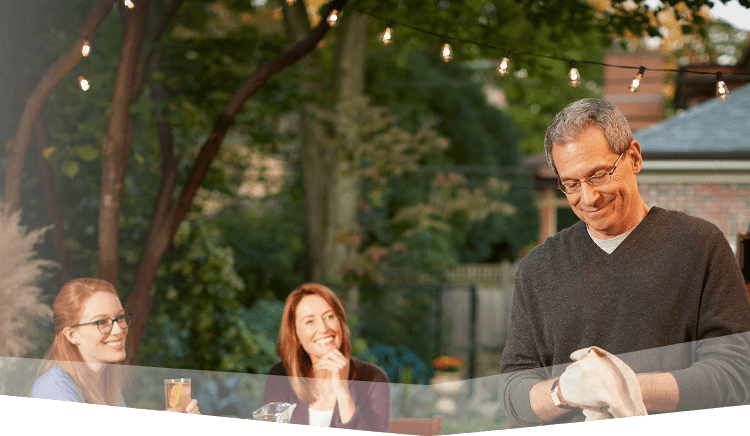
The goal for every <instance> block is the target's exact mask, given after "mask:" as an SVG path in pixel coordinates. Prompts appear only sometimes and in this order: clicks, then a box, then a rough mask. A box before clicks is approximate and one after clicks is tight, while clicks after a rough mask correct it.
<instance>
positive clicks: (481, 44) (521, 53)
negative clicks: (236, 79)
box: [345, 6, 750, 94]
mask: <svg viewBox="0 0 750 436" xmlns="http://www.w3.org/2000/svg"><path fill="white" fill-rule="evenodd" d="M345 8H346V9H351V10H353V11H356V12H359V13H361V14H365V15H369V16H371V17H373V18H376V19H379V20H383V21H385V22H387V23H389V24H390V25H398V26H401V27H406V28H408V29H412V30H414V31H416V32H420V33H424V34H427V35H434V36H438V37H440V38H442V39H444V40H445V39H450V40H452V41H455V42H460V43H465V44H474V45H476V46H478V47H484V48H489V49H494V50H497V51H502V52H503V53H504V52H505V50H507V49H504V48H501V47H498V46H496V45H493V44H487V43H484V42H479V41H474V40H470V39H464V38H457V37H454V36H450V35H445V34H442V33H438V32H433V31H431V30H427V29H422V28H419V27H416V26H413V25H411V24H409V23H405V22H401V21H396V20H393V19H390V18H385V17H381V16H379V15H377V14H373V13H371V12H368V11H365V10H362V9H359V8H356V7H353V6H345ZM510 52H512V53H513V54H514V56H533V57H539V58H545V59H553V60H558V61H563V62H566V63H569V62H570V59H566V58H561V57H558V56H551V55H546V54H541V53H533V52H527V51H520V50H510ZM451 54H452V53H451ZM575 63H576V64H578V65H581V64H587V65H601V66H603V67H612V68H626V69H631V70H638V71H639V72H641V70H642V71H643V73H645V71H646V70H650V71H661V72H666V73H680V74H699V75H715V74H716V72H713V71H696V70H688V69H673V68H646V67H644V66H637V67H636V66H633V65H616V64H608V63H606V62H598V61H587V60H576V61H575ZM641 74H642V73H641ZM740 76H743V77H750V73H732V74H727V75H726V77H740ZM721 82H723V80H721ZM724 89H726V84H725V85H724ZM718 92H719V91H718V81H717V94H718Z"/></svg>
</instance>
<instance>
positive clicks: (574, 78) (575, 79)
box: [568, 60, 581, 86]
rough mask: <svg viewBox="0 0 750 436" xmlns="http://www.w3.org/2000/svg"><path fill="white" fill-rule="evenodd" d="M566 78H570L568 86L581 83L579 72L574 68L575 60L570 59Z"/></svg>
mask: <svg viewBox="0 0 750 436" xmlns="http://www.w3.org/2000/svg"><path fill="white" fill-rule="evenodd" d="M568 78H569V79H570V86H578V85H580V84H581V73H579V72H578V68H576V61H573V60H571V61H570V71H568Z"/></svg>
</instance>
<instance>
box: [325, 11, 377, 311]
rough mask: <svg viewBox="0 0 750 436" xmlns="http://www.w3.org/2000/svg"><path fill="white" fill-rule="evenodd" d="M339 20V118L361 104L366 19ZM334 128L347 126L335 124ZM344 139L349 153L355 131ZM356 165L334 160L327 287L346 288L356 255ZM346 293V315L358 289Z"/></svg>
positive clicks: (349, 15)
mask: <svg viewBox="0 0 750 436" xmlns="http://www.w3.org/2000/svg"><path fill="white" fill-rule="evenodd" d="M347 12H348V13H347V14H346V15H345V16H342V20H341V29H340V30H339V34H338V36H339V38H338V41H337V45H336V56H335V63H334V70H333V78H334V83H335V86H336V91H337V92H338V100H339V102H340V103H341V104H343V106H341V107H342V109H341V112H340V113H339V117H348V116H351V113H350V112H349V111H347V110H346V107H347V106H348V105H351V104H357V103H358V102H359V101H361V100H362V92H363V90H364V84H365V61H366V56H365V51H366V48H367V15H364V14H360V13H359V12H355V11H347ZM337 125H338V126H342V125H351V124H347V123H342V122H340V123H337ZM338 133H339V135H341V136H343V137H344V143H345V147H346V148H347V149H349V150H352V149H354V148H356V147H358V146H359V144H358V139H357V138H358V135H357V132H356V131H352V130H351V129H350V130H349V131H339V132H338ZM358 167H359V162H357V161H351V160H342V159H337V161H336V166H335V169H334V172H333V174H335V177H334V178H333V185H332V187H331V194H332V195H331V197H330V199H329V203H328V204H329V212H328V217H329V218H328V226H329V227H328V229H327V233H328V241H329V242H328V245H327V246H326V253H325V255H324V256H325V258H326V261H327V265H326V269H327V271H326V275H327V277H328V281H329V282H331V283H341V284H342V285H346V283H344V280H343V278H342V274H341V266H342V265H343V264H344V262H345V261H346V260H347V259H351V258H353V257H354V256H355V255H356V248H355V247H353V246H352V245H350V244H347V239H348V236H349V235H352V234H354V233H357V232H358V228H359V225H358V223H359V221H358V216H357V202H358V200H359V192H360V180H359V176H358V175H357V171H356V170H357V169H358ZM344 291H345V292H346V297H345V301H346V305H347V311H348V312H350V313H353V314H355V315H356V314H357V313H358V309H359V308H358V305H359V289H358V288H357V287H356V286H349V287H348V288H347V289H345V290H344Z"/></svg>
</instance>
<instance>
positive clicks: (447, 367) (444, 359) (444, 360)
mask: <svg viewBox="0 0 750 436" xmlns="http://www.w3.org/2000/svg"><path fill="white" fill-rule="evenodd" d="M462 365H463V362H461V359H459V358H458V357H453V356H440V357H438V358H437V359H435V360H434V361H432V366H434V367H435V369H437V370H440V371H458V368H460V367H461V366H462Z"/></svg>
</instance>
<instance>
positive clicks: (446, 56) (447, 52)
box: [440, 36, 453, 62]
mask: <svg viewBox="0 0 750 436" xmlns="http://www.w3.org/2000/svg"><path fill="white" fill-rule="evenodd" d="M444 41H445V44H443V48H442V49H440V56H441V57H442V58H443V61H445V62H448V61H450V60H451V59H453V48H451V45H450V44H449V43H448V37H447V36H446V37H445V40H444Z"/></svg>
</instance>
